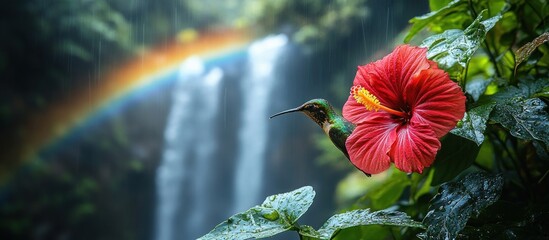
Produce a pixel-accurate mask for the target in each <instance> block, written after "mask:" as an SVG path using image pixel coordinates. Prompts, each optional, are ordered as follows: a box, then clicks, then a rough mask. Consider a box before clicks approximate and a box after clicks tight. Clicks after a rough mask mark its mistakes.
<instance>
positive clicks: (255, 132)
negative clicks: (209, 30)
mask: <svg viewBox="0 0 549 240" xmlns="http://www.w3.org/2000/svg"><path fill="white" fill-rule="evenodd" d="M287 41H288V40H287V37H286V36H285V35H277V36H270V37H267V38H265V39H263V40H261V41H258V42H255V43H253V44H252V45H251V46H250V49H249V51H248V69H247V73H246V76H245V77H244V79H242V85H241V87H242V92H243V93H244V94H243V98H244V99H243V103H242V113H241V116H242V120H241V124H242V125H241V127H240V130H239V133H238V142H239V152H238V157H237V162H236V175H235V183H234V196H235V200H234V203H235V207H234V211H235V212H239V211H242V210H245V209H247V208H249V207H251V206H254V205H256V204H257V203H258V201H259V200H260V199H259V198H260V194H261V192H260V190H261V188H262V184H263V170H264V169H263V166H264V163H265V161H264V158H265V148H266V145H267V140H268V139H267V120H268V119H267V116H268V115H269V112H268V111H267V107H268V105H269V99H270V95H271V89H272V86H273V84H274V82H275V81H276V73H275V72H274V68H275V66H276V63H277V60H278V59H279V57H280V55H281V53H283V50H284V46H285V45H286V43H287Z"/></svg>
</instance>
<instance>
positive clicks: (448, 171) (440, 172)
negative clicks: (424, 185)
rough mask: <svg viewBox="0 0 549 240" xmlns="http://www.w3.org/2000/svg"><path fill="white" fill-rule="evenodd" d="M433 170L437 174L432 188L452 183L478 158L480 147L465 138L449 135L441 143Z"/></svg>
mask: <svg viewBox="0 0 549 240" xmlns="http://www.w3.org/2000/svg"><path fill="white" fill-rule="evenodd" d="M441 143H442V147H441V149H440V150H439V151H438V153H437V156H436V159H435V163H434V164H433V168H434V169H435V173H434V175H433V180H432V182H431V186H436V185H439V184H442V183H444V182H447V181H450V180H452V179H454V178H455V177H456V176H458V175H459V174H460V173H461V172H463V170H465V169H467V168H468V167H469V166H471V164H473V162H474V161H475V158H476V157H477V154H478V152H479V150H480V147H479V146H478V145H477V144H475V143H474V142H472V141H469V140H467V139H465V138H462V137H459V136H456V135H454V134H448V135H446V137H444V138H443V139H442V141H441Z"/></svg>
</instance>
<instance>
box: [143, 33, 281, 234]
mask: <svg viewBox="0 0 549 240" xmlns="http://www.w3.org/2000/svg"><path fill="white" fill-rule="evenodd" d="M286 42H287V38H286V36H284V35H278V36H272V37H267V38H265V39H263V40H260V41H257V42H254V43H252V44H251V45H250V47H249V48H248V49H247V52H246V54H247V55H246V59H247V60H246V61H243V62H244V63H246V64H238V63H237V64H232V65H231V64H228V63H226V65H221V66H216V64H217V65H219V64H220V63H214V64H210V63H208V64H207V65H205V64H204V63H202V61H201V60H200V59H198V58H191V59H189V60H187V61H185V63H184V64H182V66H181V68H180V74H179V78H178V82H177V84H176V87H175V88H174V89H173V101H172V106H171V110H170V115H169V117H168V123H167V126H166V130H165V146H164V151H163V156H162V162H161V164H160V167H159V168H158V170H157V209H156V223H155V224H156V231H155V236H154V239H155V240H175V239H192V238H196V237H198V236H200V235H201V234H205V233H206V232H207V230H208V229H211V227H213V226H215V224H216V223H218V222H219V219H218V218H216V219H211V218H212V216H217V215H219V214H222V216H225V215H226V214H227V213H225V212H223V213H219V209H216V204H217V203H219V201H217V202H216V200H218V199H220V197H221V195H219V194H218V192H219V191H220V189H219V187H223V184H225V183H223V182H222V183H220V182H215V181H213V180H212V179H211V178H212V177H219V176H220V175H222V174H221V173H222V172H227V171H230V172H231V173H230V174H227V175H225V176H227V177H230V178H234V179H229V182H228V184H229V185H230V184H231V183H232V185H233V187H234V188H233V190H234V193H232V194H233V196H234V199H233V202H232V203H233V206H230V204H231V201H224V202H227V204H228V206H226V208H228V209H226V210H227V212H228V213H229V212H230V213H234V212H233V211H240V210H244V209H247V208H249V207H251V206H253V205H255V204H257V203H258V201H259V198H260V195H261V192H260V191H261V190H262V188H263V187H264V186H262V181H263V167H264V162H265V158H266V156H265V150H266V144H267V140H268V138H267V120H268V114H269V113H270V112H268V111H267V107H268V105H269V103H270V98H271V96H270V95H271V89H272V88H273V85H274V82H275V81H276V80H277V78H276V75H277V74H275V71H274V68H275V66H276V63H277V61H278V59H279V58H280V56H281V54H282V52H283V49H284V46H285V45H286ZM241 60H243V59H241ZM234 61H236V60H234ZM239 63H240V62H239ZM210 65H214V66H210ZM235 66H236V67H235ZM222 69H223V70H222ZM227 69H232V70H230V71H229V70H227ZM225 70H226V71H225ZM234 70H235V71H234ZM230 73H233V75H234V76H233V75H230ZM229 75H230V76H229ZM231 81H232V83H234V84H238V85H239V87H236V88H233V89H234V90H236V91H238V94H236V95H235V96H240V97H241V99H239V100H236V99H225V95H226V92H222V90H223V88H227V86H231ZM224 91H226V89H225V90H224ZM222 96H223V97H224V98H223V99H222V98H221V97H222ZM226 102H231V103H234V102H240V104H239V107H237V108H235V109H236V110H238V111H239V112H238V113H237V114H236V117H238V118H239V119H238V121H239V124H238V126H236V128H237V129H236V130H235V131H232V132H231V135H230V136H226V137H228V138H229V139H226V138H221V137H220V131H221V130H222V128H225V127H224V126H218V125H219V124H220V123H219V121H218V120H219V118H222V117H226V116H223V114H220V113H224V114H226V113H225V112H224V111H225V109H221V108H220V106H226ZM225 130H226V129H225ZM231 138H234V139H235V140H237V142H236V144H235V145H234V146H236V147H237V150H236V151H234V152H233V153H232V154H224V153H221V152H222V150H223V148H224V147H225V148H226V147H227V145H228V143H227V142H228V141H232V139H231ZM219 156H222V158H221V159H220V158H219ZM233 162H234V164H229V165H225V166H233V167H234V168H232V169H226V168H221V167H219V166H221V165H222V164H221V163H233ZM233 171H234V172H233ZM217 179H219V178H217ZM225 185H226V184H225ZM221 199H222V198H221Z"/></svg>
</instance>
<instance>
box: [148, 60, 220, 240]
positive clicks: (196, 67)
mask: <svg viewBox="0 0 549 240" xmlns="http://www.w3.org/2000/svg"><path fill="white" fill-rule="evenodd" d="M222 76H223V72H222V70H221V69H219V68H213V69H212V70H210V71H208V72H207V73H205V69H204V64H203V63H202V62H201V61H200V59H198V58H190V59H188V60H187V61H185V63H183V64H182V66H181V68H180V74H179V77H178V80H177V84H176V87H175V89H174V92H173V104H172V106H171V110H170V115H169V117H168V123H167V126H166V130H165V134H164V135H165V147H164V151H163V156H162V162H161V165H160V167H159V168H158V170H157V193H158V196H157V201H158V203H157V213H156V214H157V215H156V233H155V234H156V236H155V239H156V240H174V239H180V237H178V236H177V235H178V233H179V230H177V229H181V228H182V227H183V226H182V221H180V220H179V219H178V217H180V216H179V215H180V212H181V211H182V210H184V206H186V205H192V206H193V207H192V208H189V209H191V210H190V211H189V212H190V213H188V214H187V216H186V217H187V218H188V220H189V223H192V224H198V225H199V224H203V223H204V221H205V219H203V217H202V215H201V212H200V211H201V210H203V209H205V208H206V206H204V205H205V204H207V201H206V200H207V199H208V192H207V190H208V189H207V187H206V186H204V184H205V183H206V182H207V181H205V180H204V179H203V178H205V177H207V174H205V173H207V168H208V166H209V165H211V164H212V161H213V153H214V152H215V150H216V148H217V141H216V136H215V127H213V125H214V120H215V119H216V115H217V113H218V105H219V102H218V101H219V96H220V89H219V85H220V84H219V82H220V80H221V79H222ZM184 186H191V189H186V190H185V192H183V190H184V189H183V187H184ZM184 194H189V195H192V196H193V201H192V202H191V201H189V202H185V198H184V196H183V195H184ZM192 227H193V226H189V227H188V228H187V229H192Z"/></svg>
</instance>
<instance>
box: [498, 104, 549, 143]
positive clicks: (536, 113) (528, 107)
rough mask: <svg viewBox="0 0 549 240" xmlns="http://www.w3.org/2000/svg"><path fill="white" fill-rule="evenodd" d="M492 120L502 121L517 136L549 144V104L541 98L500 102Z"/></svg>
mask: <svg viewBox="0 0 549 240" xmlns="http://www.w3.org/2000/svg"><path fill="white" fill-rule="evenodd" d="M492 120H494V121H496V122H498V123H501V125H503V126H504V127H505V128H507V129H509V132H510V133H511V135H513V136H515V137H517V138H521V139H526V140H539V141H542V142H544V143H545V144H546V145H549V114H548V113H547V105H546V104H545V102H543V101H542V100H540V99H539V98H532V99H526V100H518V101H515V102H511V101H510V102H507V103H506V104H498V105H497V106H496V108H495V109H494V114H493V116H492Z"/></svg>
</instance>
